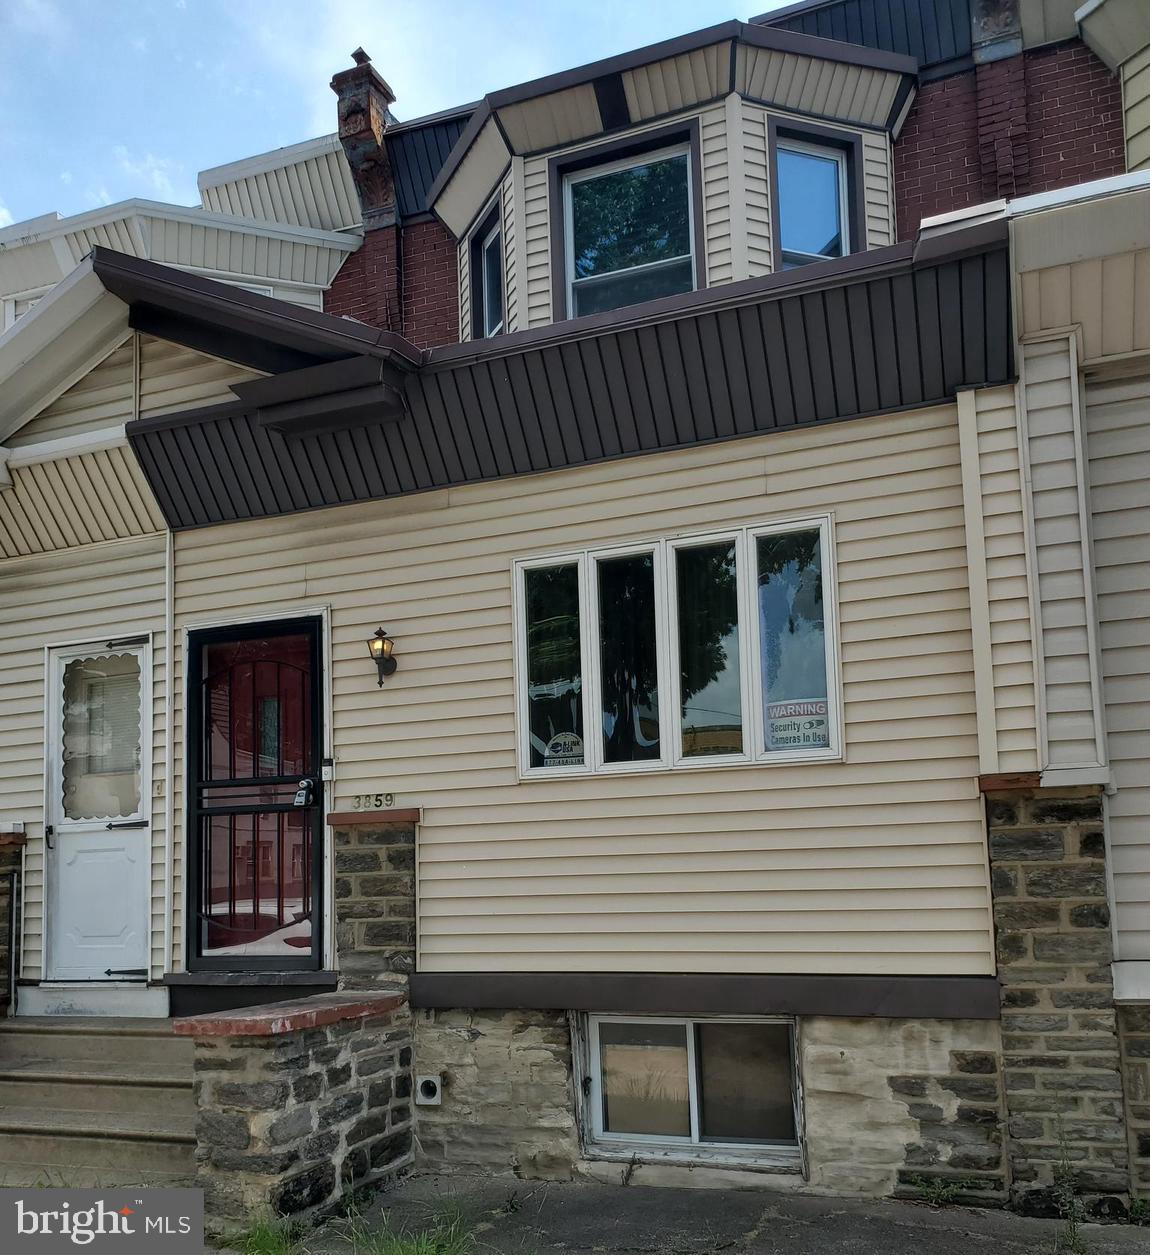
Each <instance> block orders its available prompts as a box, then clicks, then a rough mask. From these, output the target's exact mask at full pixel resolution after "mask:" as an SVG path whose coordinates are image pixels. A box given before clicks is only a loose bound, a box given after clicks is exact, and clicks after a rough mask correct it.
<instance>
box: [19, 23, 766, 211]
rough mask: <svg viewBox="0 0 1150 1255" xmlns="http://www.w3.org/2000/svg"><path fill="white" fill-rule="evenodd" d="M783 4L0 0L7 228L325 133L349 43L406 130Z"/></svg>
mask: <svg viewBox="0 0 1150 1255" xmlns="http://www.w3.org/2000/svg"><path fill="white" fill-rule="evenodd" d="M746 2H747V0H743V3H744V4H745V3H746ZM784 2H789V0H750V3H751V6H752V7H751V8H749V9H744V10H741V11H734V12H732V9H731V3H730V0H647V2H646V3H643V2H641V0H640V2H635V0H581V2H576V0H537V2H535V3H532V2H531V0H452V2H450V3H449V2H447V0H423V2H422V3H420V2H419V0H0V226H6V225H8V224H10V223H12V222H20V221H23V220H24V219H26V218H33V217H37V216H38V215H40V214H44V213H51V212H53V211H57V212H59V213H61V214H64V215H68V214H75V213H83V212H85V211H87V210H90V209H97V208H99V207H100V206H101V205H107V204H111V203H112V202H114V201H120V200H125V199H127V198H129V197H140V198H143V199H146V200H160V201H172V202H174V203H176V204H186V205H195V204H198V203H199V194H198V192H197V190H196V174H197V173H198V172H199V171H200V170H204V169H209V168H211V167H212V166H218V165H224V164H225V163H227V162H229V161H236V160H239V159H240V158H242V157H249V156H252V155H254V154H256V153H261V152H266V151H268V150H269V149H272V148H278V147H281V146H282V145H285V144H295V143H299V142H300V141H301V140H305V139H311V138H313V137H314V136H317V135H324V134H328V133H330V132H332V131H334V130H335V96H334V95H333V94H332V92H331V89H330V88H329V86H328V83H329V82H330V80H331V76H332V74H333V73H334V72H335V71H337V70H340V69H343V68H345V67H347V66H350V65H351V58H350V54H351V52H352V50H353V49H354V48H356V47H358V46H362V47H363V48H365V49H366V50H367V52H368V53H369V54H370V55H371V57H372V59H373V64H374V65H375V67H376V68H377V69H378V70H379V72H380V73H381V74H382V75H383V77H384V78H385V79H387V81H388V82H389V83H390V85H391V88H392V90H393V91H394V92H395V95H396V104H395V105H394V106H393V112H394V113H395V115H396V116H397V117H398V118H400V119H406V118H414V117H418V116H420V115H422V114H426V113H434V112H436V111H438V110H440V109H447V108H450V107H452V106H454V105H458V104H464V103H467V102H469V101H472V100H476V99H478V98H479V97H480V96H482V95H483V94H484V93H485V92H488V91H494V90H497V89H499V88H501V87H509V86H511V85H513V84H515V83H522V82H524V81H526V80H528V79H532V78H537V77H539V76H540V75H543V74H550V73H552V72H554V71H557V70H563V69H568V68H570V67H572V66H576V65H581V64H583V63H585V62H587V61H594V60H597V59H598V58H600V57H606V56H611V55H613V54H614V53H617V52H625V51H627V50H629V49H631V48H638V47H642V46H643V45H644V44H649V43H655V42H657V41H658V40H660V39H668V38H671V37H672V36H675V35H680V34H683V33H685V32H687V31H692V30H699V29H701V28H702V27H705V26H710V25H713V24H714V23H716V22H722V21H726V20H728V19H729V18H732V17H739V18H743V19H744V20H745V19H746V18H748V17H751V16H753V15H755V14H757V13H762V12H765V11H767V10H768V9H772V8H778V7H780V6H781V5H782V4H783V3H784Z"/></svg>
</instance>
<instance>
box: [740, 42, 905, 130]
mask: <svg viewBox="0 0 1150 1255" xmlns="http://www.w3.org/2000/svg"><path fill="white" fill-rule="evenodd" d="M900 82H901V76H900V75H898V74H892V73H890V72H889V71H886V70H873V69H869V68H868V67H866V66H861V65H848V64H846V63H844V62H836V61H823V60H817V59H815V58H813V57H803V56H798V55H796V54H795V53H791V52H780V51H779V50H777V49H774V48H749V47H747V46H746V45H745V44H740V45H739V47H738V49H737V50H736V53H735V90H736V91H739V92H742V93H744V94H745V95H747V96H750V97H752V98H753V99H755V100H761V101H763V102H764V103H766V104H772V105H776V106H778V108H780V109H788V110H791V111H793V112H795V113H805V114H806V115H807V116H808V117H819V118H837V119H841V120H843V121H851V122H857V123H860V124H861V125H863V126H874V127H877V126H885V125H886V120H887V117H888V115H889V113H890V111H891V108H892V107H893V105H894V101H895V97H896V95H897V93H898V88H899V84H900Z"/></svg>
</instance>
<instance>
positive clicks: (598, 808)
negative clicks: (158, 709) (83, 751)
mask: <svg viewBox="0 0 1150 1255" xmlns="http://www.w3.org/2000/svg"><path fill="white" fill-rule="evenodd" d="M827 510H830V511H833V513H834V517H835V526H836V536H837V545H836V551H837V563H838V592H839V598H840V602H841V626H840V629H839V634H840V637H841V642H842V644H841V650H842V669H843V682H844V701H845V731H846V742H845V744H846V761H845V762H842V763H814V764H806V765H801V766H800V765H788V766H776V767H772V766H758V765H756V766H740V767H732V768H726V769H722V768H710V769H708V768H705V767H701V768H699V769H697V770H677V771H674V772H667V771H657V772H651V773H646V772H644V773H639V774H634V775H630V776H627V777H625V778H621V777H618V776H614V777H604V776H598V777H593V778H586V779H566V780H554V781H548V780H542V781H540V780H532V781H529V782H523V783H520V782H519V781H518V780H517V775H516V752H515V744H516V742H515V735H516V731H515V714H514V711H515V695H514V685H513V679H512V672H513V661H512V595H511V567H512V562H513V561H514V560H515V559H516V558H522V557H529V556H531V555H533V554H540V553H547V552H554V551H556V550H557V549H558V550H569V549H573V548H577V547H580V546H584V545H594V544H603V543H610V542H616V541H625V540H628V539H631V538H635V539H638V538H644V537H658V536H673V535H676V534H681V533H689V532H694V531H703V530H708V529H711V528H716V527H722V526H725V525H728V524H740V523H746V522H760V521H763V520H769V519H772V518H778V519H785V518H794V517H796V516H800V517H801V516H803V515H805V514H808V513H815V512H819V511H827ZM381 534H386V536H387V538H388V543H387V563H386V566H385V568H381V567H380V562H379V544H378V537H379V536H380V535H381ZM175 541H176V550H177V563H176V566H177V582H176V614H177V621H178V623H179V624H180V625H182V626H186V625H188V624H190V623H201V624H202V623H206V622H213V623H222V622H227V621H229V619H231V620H238V619H240V618H244V617H250V616H253V615H267V616H268V617H269V618H270V617H274V616H275V615H277V614H280V613H284V612H286V611H289V610H300V609H304V608H310V609H315V608H317V607H320V606H327V607H329V608H330V616H331V623H332V636H333V640H332V657H333V672H332V690H333V712H332V717H333V725H334V738H335V746H336V778H335V783H334V798H333V804H334V807H335V808H336V809H340V810H346V809H348V808H349V806H350V803H351V799H352V797H353V795H354V794H356V793H359V792H365V791H368V790H372V791H374V790H376V789H386V790H388V791H393V792H395V793H396V795H397V804H398V805H400V806H419V807H422V808H423V822H422V826H421V828H420V836H419V847H418V875H419V912H420V944H421V957H420V963H421V966H422V968H423V969H424V970H427V971H452V970H477V971H478V970H488V971H492V970H524V971H530V970H574V971H595V970H604V971H606V970H613V971H634V970H651V971H700V972H734V971H750V972H783V971H790V972H829V971H834V972H855V973H860V974H863V973H865V974H871V973H876V972H908V973H909V972H917V973H931V974H940V975H941V974H947V973H977V974H987V973H990V972H992V971H993V970H994V968H993V955H992V942H991V932H990V922H989V914H988V887H987V859H986V849H985V837H984V828H983V818H982V806H981V801H980V798H979V795H978V789H977V784H976V779H975V777H976V775H977V772H978V764H977V745H976V733H975V712H974V702H973V696H972V693H973V683H972V661H971V633H970V606H969V600H968V593H967V572H966V556H965V546H964V527H963V504H962V490H961V474H960V467H959V453H958V432H957V423H956V416H955V411H954V409H953V407H942V408H937V409H931V410H924V411H919V412H914V413H903V414H896V415H888V416H884V417H880V418H872V419H865V420H858V421H853V422H849V423H841V424H837V425H833V426H827V427H825V428H820V429H818V430H814V431H812V430H796V431H791V432H787V433H780V434H776V435H772V436H767V437H756V438H748V439H744V440H739V441H735V442H730V443H727V444H722V445H713V446H707V447H701V448H694V449H689V450H682V451H675V452H668V453H662V454H657V455H650V456H645V457H636V458H630V459H625V460H621V461H616V462H610V463H605V464H601V465H597V466H593V467H584V468H578V469H573V470H569V471H562V472H554V473H550V474H547V475H539V476H532V477H524V478H520V479H514V480H506V481H502V482H497V483H491V484H482V485H472V486H468V487H461V488H459V489H452V490H450V491H447V492H437V493H429V494H425V495H422V496H420V497H418V498H409V499H406V500H397V501H393V502H379V503H373V504H370V505H363V506H355V507H344V508H341V509H335V510H327V511H320V512H313V513H310V514H307V515H296V516H289V517H285V518H280V519H275V520H265V521H258V522H251V523H245V524H238V525H233V526H229V527H222V528H213V529H205V530H196V531H189V532H184V533H180V534H179V535H178V536H177V537H176V538H175ZM380 621H383V622H385V623H386V624H387V626H388V628H389V629H390V630H391V632H392V634H393V635H394V637H395V640H396V656H397V658H398V660H399V671H398V672H397V675H396V676H395V677H394V678H393V679H392V680H389V681H388V683H387V685H386V686H385V688H384V689H383V690H382V691H381V690H379V689H378V688H377V687H376V684H375V675H374V671H373V669H372V667H371V665H370V660H369V659H368V658H367V656H366V650H365V648H364V644H363V642H364V640H365V639H366V638H367V637H368V636H369V635H370V633H371V631H372V630H373V629H374V628H375V626H376V624H377V623H378V622H380ZM177 813H178V808H177Z"/></svg>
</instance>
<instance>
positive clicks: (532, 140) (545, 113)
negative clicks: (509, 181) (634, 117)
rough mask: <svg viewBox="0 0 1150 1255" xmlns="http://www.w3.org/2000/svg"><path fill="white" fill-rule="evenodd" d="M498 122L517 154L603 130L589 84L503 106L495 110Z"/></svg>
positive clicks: (568, 142)
mask: <svg viewBox="0 0 1150 1255" xmlns="http://www.w3.org/2000/svg"><path fill="white" fill-rule="evenodd" d="M499 125H500V126H501V127H502V129H503V131H504V133H505V134H506V135H507V138H508V139H509V140H510V141H511V147H512V149H513V151H515V152H517V153H523V152H536V151H538V150H539V149H541V148H556V147H558V146H559V145H560V144H570V143H571V142H572V141H573V140H578V139H585V138H586V137H587V136H588V135H595V134H597V133H598V132H599V131H601V130H602V129H603V123H602V120H601V119H600V117H599V106H598V104H597V103H596V99H595V88H594V87H593V86H592V84H590V83H580V84H579V85H578V86H577V87H571V88H568V89H567V90H566V91H561V92H552V93H551V94H550V95H547V96H537V97H535V98H534V99H532V100H525V101H523V102H522V103H521V104H516V105H504V106H503V108H501V109H500V110H499Z"/></svg>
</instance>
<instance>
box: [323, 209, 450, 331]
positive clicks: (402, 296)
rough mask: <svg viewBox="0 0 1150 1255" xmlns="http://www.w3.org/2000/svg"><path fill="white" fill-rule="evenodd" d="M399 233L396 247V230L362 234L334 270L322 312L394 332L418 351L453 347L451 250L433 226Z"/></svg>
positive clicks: (419, 225)
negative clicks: (400, 267)
mask: <svg viewBox="0 0 1150 1255" xmlns="http://www.w3.org/2000/svg"><path fill="white" fill-rule="evenodd" d="M402 231H403V238H402V241H400V240H399V238H398V232H399V228H396V227H379V228H377V229H376V230H374V231H368V232H367V234H366V235H365V236H364V238H363V244H362V245H361V246H360V248H359V249H358V250H357V251H356V252H354V253H352V254H351V256H350V257H348V259H347V260H346V261H345V262H344V263H343V265H342V266H341V267H340V270H339V273H338V274H337V275H336V277H335V282H334V283H333V284H332V285H331V288H330V289H329V291H328V292H327V294H326V296H325V297H324V309H325V310H326V311H327V312H328V313H329V314H346V315H347V316H348V317H350V318H358V319H359V320H360V321H361V322H366V323H370V324H371V325H372V326H373V327H385V328H387V329H388V330H389V331H398V332H399V333H400V334H401V335H405V336H406V337H407V338H408V339H409V340H411V341H412V342H413V343H414V344H417V345H418V346H419V347H420V348H422V349H427V348H432V347H434V346H435V345H437V344H454V343H455V342H457V341H458V339H459V268H458V263H457V259H456V253H455V244H454V242H453V241H452V239H451V237H450V236H449V235H448V234H447V231H446V230H445V229H444V227H443V226H442V225H441V224H440V223H438V222H417V223H413V224H412V225H411V226H408V227H403V228H402ZM397 245H399V246H400V247H399V248H398V250H397ZM400 256H401V257H402V263H403V276H402V283H401V282H400V275H399V270H398V268H397V257H400Z"/></svg>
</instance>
